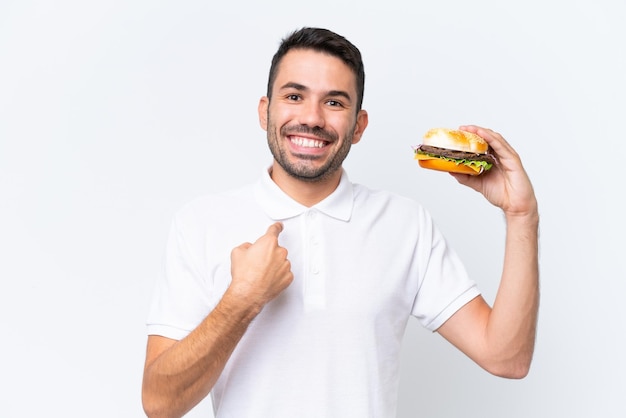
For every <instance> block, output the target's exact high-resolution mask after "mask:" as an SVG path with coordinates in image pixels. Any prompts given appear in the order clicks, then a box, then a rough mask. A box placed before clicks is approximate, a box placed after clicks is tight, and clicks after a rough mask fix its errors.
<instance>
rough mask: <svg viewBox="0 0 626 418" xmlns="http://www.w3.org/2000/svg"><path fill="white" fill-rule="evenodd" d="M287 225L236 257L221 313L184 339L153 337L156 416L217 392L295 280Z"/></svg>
mask: <svg viewBox="0 0 626 418" xmlns="http://www.w3.org/2000/svg"><path fill="white" fill-rule="evenodd" d="M281 231H282V224H280V223H275V224H273V225H271V226H270V227H269V229H268V231H267V233H266V234H265V235H263V236H262V237H261V238H259V239H258V240H257V241H256V242H255V243H254V244H250V243H245V244H242V245H240V246H239V247H237V248H235V249H234V250H233V251H232V254H231V264H232V267H231V274H232V282H231V285H230V286H229V288H228V289H227V291H226V292H225V293H224V296H223V297H222V299H221V300H220V302H219V303H218V304H217V306H216V307H215V309H213V311H211V313H209V315H207V317H206V318H205V319H204V320H203V321H202V322H201V323H200V324H199V325H198V327H197V328H196V329H194V330H193V331H192V332H191V333H189V335H188V336H187V337H185V338H184V339H182V340H180V341H176V340H172V339H169V338H165V337H161V336H156V335H152V336H149V337H148V346H147V350H146V362H145V368H144V376H143V387H142V401H143V406H144V410H145V412H146V414H147V415H148V416H150V417H180V416H182V415H184V414H185V413H186V412H187V411H189V410H190V409H191V408H193V407H194V406H195V405H196V404H197V403H198V402H200V401H201V400H202V399H203V398H204V397H206V396H207V394H208V393H209V392H210V391H211V389H212V387H213V385H214V384H215V382H216V381H217V378H218V377H219V375H220V374H221V372H222V370H223V368H224V365H225V364H226V361H227V360H228V358H229V357H230V355H231V354H232V352H233V350H234V349H235V347H236V346H237V344H238V343H239V341H240V339H241V337H242V336H243V334H244V333H245V331H246V329H247V327H248V325H249V324H250V322H251V321H252V320H253V319H254V318H255V317H256V315H257V314H258V313H259V312H260V311H261V310H262V309H263V306H265V304H266V303H268V302H269V301H270V300H272V299H274V298H275V297H276V296H277V295H278V294H279V293H280V292H282V291H283V290H284V289H285V288H286V287H287V286H288V285H289V284H290V283H291V281H292V280H293V274H292V273H291V265H290V263H289V261H288V260H287V250H285V249H284V248H282V247H279V246H278V235H279V234H280V232H281Z"/></svg>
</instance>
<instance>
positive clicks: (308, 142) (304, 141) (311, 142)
mask: <svg viewBox="0 0 626 418" xmlns="http://www.w3.org/2000/svg"><path fill="white" fill-rule="evenodd" d="M291 142H292V143H294V144H295V145H297V146H299V147H304V148H322V147H323V146H324V141H317V140H315V139H309V138H301V137H291Z"/></svg>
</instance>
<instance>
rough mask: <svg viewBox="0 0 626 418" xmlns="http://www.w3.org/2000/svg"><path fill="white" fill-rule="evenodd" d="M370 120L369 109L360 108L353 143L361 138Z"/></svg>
mask: <svg viewBox="0 0 626 418" xmlns="http://www.w3.org/2000/svg"><path fill="white" fill-rule="evenodd" d="M368 122H369V117H368V115H367V111H365V110H363V109H361V110H359V113H358V114H357V115H356V126H355V127H354V134H353V135H352V144H356V143H357V142H359V141H360V140H361V137H362V136H363V132H364V131H365V128H367V124H368Z"/></svg>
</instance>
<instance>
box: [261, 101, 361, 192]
mask: <svg viewBox="0 0 626 418" xmlns="http://www.w3.org/2000/svg"><path fill="white" fill-rule="evenodd" d="M267 120H268V127H267V143H268V145H269V148H270V151H271V153H272V156H273V157H274V160H275V161H276V162H277V163H278V164H279V165H280V166H281V167H282V169H283V170H285V172H286V173H287V174H288V175H290V176H291V177H293V178H295V179H298V180H301V181H305V182H309V183H314V182H323V181H325V180H326V179H328V178H329V177H331V175H332V174H334V173H336V172H337V170H339V169H340V168H341V166H342V164H343V161H344V160H345V159H346V157H347V156H348V153H349V152H350V148H351V146H352V142H351V141H350V138H352V136H353V134H354V129H355V127H353V128H352V129H351V130H350V132H348V133H347V135H346V136H345V137H344V138H343V142H342V143H341V147H340V148H339V149H338V150H337V151H336V152H335V154H334V155H331V156H330V157H329V158H328V160H327V161H326V162H325V163H324V164H322V165H321V166H319V167H317V166H314V165H312V164H309V163H308V161H311V162H314V161H315V160H316V159H317V157H315V156H312V155H307V154H300V155H296V157H297V158H298V159H299V161H297V162H291V161H290V160H289V157H288V153H287V150H286V149H285V147H283V146H281V144H282V142H281V141H282V138H286V137H287V135H288V134H294V133H309V134H313V135H316V136H318V137H320V138H324V139H327V140H329V141H330V142H332V143H335V142H336V141H337V140H338V137H337V135H336V134H334V133H330V132H328V131H325V130H323V129H321V128H309V127H308V126H306V125H296V126H293V125H292V126H289V125H287V126H283V127H282V128H281V129H280V132H279V131H278V130H277V129H276V125H275V124H274V122H273V121H272V119H271V117H270V115H269V112H268V115H267Z"/></svg>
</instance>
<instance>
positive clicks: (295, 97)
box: [286, 93, 300, 102]
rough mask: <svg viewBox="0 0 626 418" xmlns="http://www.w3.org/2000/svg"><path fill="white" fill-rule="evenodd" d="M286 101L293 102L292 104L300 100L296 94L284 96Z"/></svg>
mask: <svg viewBox="0 0 626 418" xmlns="http://www.w3.org/2000/svg"><path fill="white" fill-rule="evenodd" d="M286 99H287V100H290V101H293V102H297V101H298V100H300V96H299V95H298V94H295V93H294V94H288V95H287V96H286Z"/></svg>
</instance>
